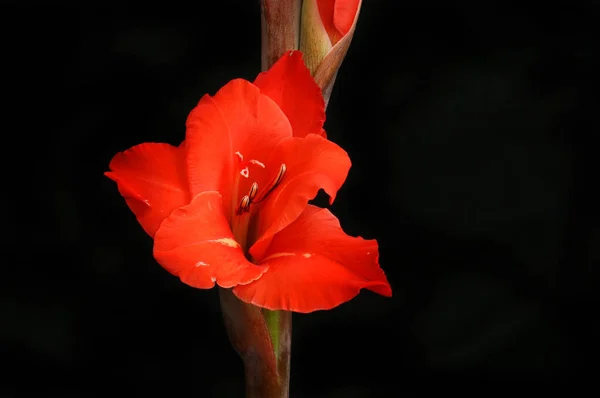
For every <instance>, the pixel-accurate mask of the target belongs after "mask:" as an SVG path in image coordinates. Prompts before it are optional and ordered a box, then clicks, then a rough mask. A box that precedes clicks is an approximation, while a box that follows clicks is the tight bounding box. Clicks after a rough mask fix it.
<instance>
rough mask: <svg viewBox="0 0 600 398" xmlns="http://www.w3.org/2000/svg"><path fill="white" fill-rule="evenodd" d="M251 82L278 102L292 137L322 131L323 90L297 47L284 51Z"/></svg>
mask: <svg viewBox="0 0 600 398" xmlns="http://www.w3.org/2000/svg"><path fill="white" fill-rule="evenodd" d="M254 84H255V85H256V86H258V88H260V92H261V93H263V94H266V95H268V96H269V97H270V98H271V99H272V100H273V101H275V102H276V103H277V105H279V107H280V108H281V110H282V111H283V112H284V113H285V115H286V116H287V118H288V119H289V121H290V124H291V125H292V130H293V131H294V136H295V137H305V136H306V135H307V134H319V135H323V134H324V133H325V131H324V130H323V123H324V122H325V101H324V100H323V94H322V93H321V89H320V88H319V86H318V85H317V83H315V81H314V79H313V78H312V76H311V75H310V71H309V70H308V68H307V67H306V65H305V64H304V61H303V60H302V53H301V52H300V51H289V52H287V53H286V54H284V55H283V56H282V57H281V58H279V60H278V61H277V62H275V64H273V66H272V67H271V69H269V70H268V71H266V72H263V73H261V74H259V75H258V77H257V78H256V80H254Z"/></svg>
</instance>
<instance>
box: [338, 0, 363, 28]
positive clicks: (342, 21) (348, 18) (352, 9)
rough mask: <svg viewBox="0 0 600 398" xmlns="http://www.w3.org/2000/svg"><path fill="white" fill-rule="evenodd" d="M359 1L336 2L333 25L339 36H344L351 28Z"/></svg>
mask: <svg viewBox="0 0 600 398" xmlns="http://www.w3.org/2000/svg"><path fill="white" fill-rule="evenodd" d="M359 3H360V0H336V1H335V8H334V10H333V24H334V25H335V27H336V29H337V30H338V32H340V34H341V35H342V37H343V36H346V34H347V33H348V32H349V31H350V29H351V28H352V24H353V23H354V19H355V18H356V13H357V12H358V6H359Z"/></svg>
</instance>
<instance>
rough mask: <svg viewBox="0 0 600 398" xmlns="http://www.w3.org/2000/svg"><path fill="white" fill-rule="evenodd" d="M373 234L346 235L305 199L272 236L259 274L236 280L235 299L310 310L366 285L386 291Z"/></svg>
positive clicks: (337, 301)
mask: <svg viewBox="0 0 600 398" xmlns="http://www.w3.org/2000/svg"><path fill="white" fill-rule="evenodd" d="M378 258H379V253H378V246H377V241H375V240H364V239H362V238H354V237H351V236H348V235H346V234H345V233H344V231H343V230H342V229H341V227H340V224H339V221H338V219H337V218H336V217H335V216H334V215H333V214H331V212H329V210H327V209H320V208H318V207H315V206H311V205H309V206H308V207H307V208H306V210H305V211H304V212H303V213H302V215H301V216H300V217H299V218H298V219H297V220H296V221H294V222H293V223H292V224H290V225H289V226H288V227H287V228H285V229H284V230H282V231H281V232H279V233H278V234H277V235H276V236H275V238H274V239H273V241H272V243H271V245H270V246H269V250H268V252H267V256H266V257H265V259H264V260H263V262H261V265H268V266H269V271H268V272H267V273H265V274H264V275H263V276H262V277H261V278H260V279H259V280H257V281H255V282H252V283H250V284H248V285H244V286H237V287H235V288H234V289H233V292H234V294H235V295H236V296H237V297H239V298H240V299H241V300H243V301H245V302H247V303H251V304H254V305H257V306H259V307H264V308H267V309H270V310H287V311H296V312H312V311H316V310H326V309H330V308H333V307H336V306H338V305H340V304H342V303H344V302H346V301H348V300H350V299H352V298H353V297H355V296H356V295H357V294H358V293H359V291H360V289H362V288H366V289H369V290H372V291H374V292H376V293H379V294H381V295H384V296H388V297H390V296H391V295H392V289H391V288H390V285H389V283H388V281H387V279H386V277H385V274H384V273H383V271H382V270H381V268H379V264H378Z"/></svg>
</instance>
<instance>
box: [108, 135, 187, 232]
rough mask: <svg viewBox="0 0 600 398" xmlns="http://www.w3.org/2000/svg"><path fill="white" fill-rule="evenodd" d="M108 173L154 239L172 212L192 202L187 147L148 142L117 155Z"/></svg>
mask: <svg viewBox="0 0 600 398" xmlns="http://www.w3.org/2000/svg"><path fill="white" fill-rule="evenodd" d="M109 168H110V170H111V171H109V172H106V173H104V174H105V175H106V176H107V177H109V178H110V179H112V180H113V181H115V182H116V183H117V186H118V188H119V192H120V193H121V195H122V196H123V197H124V198H125V201H126V202H127V205H128V206H129V208H130V209H131V211H133V213H134V214H135V216H136V218H137V219H138V221H139V223H140V224H141V225H142V227H143V228H144V230H145V231H146V232H147V233H148V235H150V236H154V234H155V233H156V230H157V229H158V227H159V225H160V223H161V222H162V221H163V220H164V219H165V218H166V217H168V216H169V215H170V214H171V212H172V211H173V210H175V209H177V208H179V207H181V206H185V205H186V204H188V203H189V202H190V195H189V192H188V184H187V177H186V176H187V173H186V167H185V145H183V144H182V145H180V146H179V147H174V146H171V145H169V144H159V143H146V144H140V145H136V146H134V147H132V148H130V149H128V150H126V151H125V152H119V153H117V154H116V155H115V156H114V157H113V158H112V160H111V161H110V165H109Z"/></svg>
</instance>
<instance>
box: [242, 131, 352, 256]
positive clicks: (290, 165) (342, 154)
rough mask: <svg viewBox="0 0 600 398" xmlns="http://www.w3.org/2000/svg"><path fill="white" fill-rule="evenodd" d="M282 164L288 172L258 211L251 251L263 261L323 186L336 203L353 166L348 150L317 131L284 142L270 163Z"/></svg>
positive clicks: (331, 201) (278, 147) (331, 199)
mask: <svg viewBox="0 0 600 398" xmlns="http://www.w3.org/2000/svg"><path fill="white" fill-rule="evenodd" d="M282 163H284V164H285V165H286V168H287V172H286V174H285V176H284V177H283V180H282V181H281V183H280V185H279V186H278V187H277V188H276V189H275V190H274V191H273V192H272V193H271V194H270V196H269V197H268V198H267V199H266V201H265V202H264V204H262V205H259V206H261V207H260V208H259V210H258V213H257V214H258V219H257V220H256V227H257V233H256V236H257V240H256V242H255V243H254V244H253V245H252V247H251V248H250V254H251V255H252V257H253V258H255V259H257V260H259V261H260V260H261V259H262V258H263V256H264V253H265V251H266V249H267V247H268V245H269V242H270V241H271V239H272V238H273V236H274V235H275V234H276V233H277V232H279V231H281V230H282V229H283V228H285V227H286V226H288V225H289V224H290V223H291V222H293V221H294V220H295V219H296V218H298V216H299V215H300V214H301V213H302V211H304V209H305V207H306V204H307V203H308V201H309V200H310V199H313V198H314V197H315V196H316V195H317V192H318V191H319V189H323V190H324V191H325V192H326V193H327V194H328V195H329V197H330V203H333V201H334V199H335V195H336V194H337V191H338V190H339V189H340V187H341V186H342V184H343V183H344V181H345V180H346V177H347V175H348V170H350V165H351V163H350V158H349V157H348V154H347V153H346V151H344V150H343V149H342V148H340V147H339V146H338V145H336V144H334V143H333V142H331V141H328V140H326V139H325V138H323V137H320V136H318V135H315V134H310V135H307V136H306V137H305V138H297V137H293V138H289V139H287V140H284V141H282V142H281V143H280V144H279V145H278V146H277V148H276V149H275V151H274V153H273V156H272V157H271V159H270V160H269V164H271V165H280V164H282ZM259 186H261V185H260V183H259Z"/></svg>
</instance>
